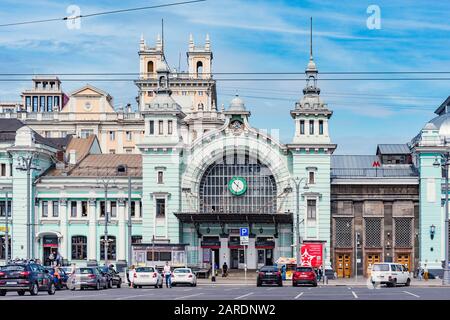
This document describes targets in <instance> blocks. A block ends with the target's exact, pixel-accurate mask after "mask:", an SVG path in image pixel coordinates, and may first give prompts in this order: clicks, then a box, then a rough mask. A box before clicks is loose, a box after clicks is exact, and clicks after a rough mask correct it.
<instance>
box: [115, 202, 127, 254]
mask: <svg viewBox="0 0 450 320" xmlns="http://www.w3.org/2000/svg"><path fill="white" fill-rule="evenodd" d="M117 204H118V208H117V209H118V214H117V216H118V220H119V236H118V239H116V245H117V260H118V261H125V260H126V257H125V255H126V254H125V253H126V251H125V245H126V243H127V242H128V241H127V238H126V224H125V200H124V199H119V201H118V203H117Z"/></svg>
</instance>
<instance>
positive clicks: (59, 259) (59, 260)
mask: <svg viewBox="0 0 450 320" xmlns="http://www.w3.org/2000/svg"><path fill="white" fill-rule="evenodd" d="M61 260H62V257H61V255H60V254H59V252H57V253H56V266H57V267H58V266H61Z"/></svg>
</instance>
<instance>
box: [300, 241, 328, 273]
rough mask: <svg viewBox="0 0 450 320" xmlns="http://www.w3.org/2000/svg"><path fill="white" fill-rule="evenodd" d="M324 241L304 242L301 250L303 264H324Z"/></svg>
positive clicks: (314, 265) (314, 266)
mask: <svg viewBox="0 0 450 320" xmlns="http://www.w3.org/2000/svg"><path fill="white" fill-rule="evenodd" d="M322 245H323V244H322V243H316V242H314V243H313V242H311V243H303V244H302V248H301V250H300V257H301V260H300V261H301V265H302V266H304V267H313V268H318V267H320V266H321V265H322V260H323V256H322V255H323V250H322Z"/></svg>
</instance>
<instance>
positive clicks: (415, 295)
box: [403, 291, 420, 298]
mask: <svg viewBox="0 0 450 320" xmlns="http://www.w3.org/2000/svg"><path fill="white" fill-rule="evenodd" d="M403 292H404V293H407V294H410V295H412V296H414V297H416V298H420V296H418V295H417V294H414V293H411V292H408V291H403Z"/></svg>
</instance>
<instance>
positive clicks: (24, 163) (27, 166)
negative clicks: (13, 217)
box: [16, 152, 37, 260]
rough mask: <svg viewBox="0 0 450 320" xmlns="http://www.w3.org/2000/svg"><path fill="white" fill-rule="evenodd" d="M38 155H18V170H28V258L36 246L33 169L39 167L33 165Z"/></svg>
mask: <svg viewBox="0 0 450 320" xmlns="http://www.w3.org/2000/svg"><path fill="white" fill-rule="evenodd" d="M35 156H36V153H34V152H32V153H31V154H30V155H28V156H26V157H24V156H20V157H18V160H19V161H20V164H21V165H19V166H17V168H16V169H17V170H20V171H26V172H27V260H29V259H31V257H32V256H33V255H34V248H33V246H34V245H33V238H34V237H33V235H32V234H33V228H31V225H32V224H33V226H34V222H32V221H31V204H30V202H31V197H30V195H31V190H30V188H31V170H33V169H37V167H35V166H33V160H34V157H35Z"/></svg>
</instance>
